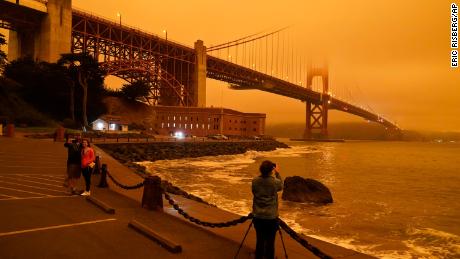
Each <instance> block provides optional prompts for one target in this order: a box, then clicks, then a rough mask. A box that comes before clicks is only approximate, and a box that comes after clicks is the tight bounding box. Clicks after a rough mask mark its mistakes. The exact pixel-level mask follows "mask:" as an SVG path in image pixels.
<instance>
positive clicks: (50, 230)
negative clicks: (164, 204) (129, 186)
mask: <svg viewBox="0 0 460 259" xmlns="http://www.w3.org/2000/svg"><path fill="white" fill-rule="evenodd" d="M65 165H66V149H65V148H64V147H63V143H62V142H52V141H50V140H32V139H24V138H5V137H0V258H2V259H4V258H233V257H234V255H235V253H236V251H237V249H238V243H236V242H231V241H229V240H228V239H226V238H222V237H219V236H217V235H215V234H213V233H211V232H208V231H206V230H203V229H200V228H197V227H195V226H193V225H191V224H188V223H187V222H184V221H182V220H178V219H176V218H174V217H171V216H170V215H167V214H165V213H161V212H155V211H148V210H145V209H142V208H140V204H139V202H138V201H136V200H134V199H130V198H128V197H126V196H123V195H120V194H118V193H115V192H113V191H111V190H110V189H100V188H97V187H94V186H93V187H92V190H91V193H92V196H93V197H95V198H97V199H99V200H101V201H103V202H105V203H106V204H109V205H110V206H111V207H113V208H115V210H116V211H115V214H107V213H106V212H104V211H103V210H101V209H100V208H99V207H97V206H95V205H94V204H92V203H91V202H89V201H87V200H86V199H85V198H84V197H81V196H71V195H70V193H69V192H68V190H67V188H65V187H63V185H62V183H63V180H64V176H65ZM97 182H98V176H94V177H93V183H97ZM79 185H80V188H82V187H83V178H81V179H80V182H79ZM133 219H135V220H137V221H139V222H141V223H142V224H144V225H146V226H147V227H149V228H151V229H152V230H154V231H155V232H156V233H157V234H159V235H160V236H162V237H164V238H166V239H168V240H171V241H173V242H174V243H176V244H179V245H181V247H182V252H181V253H171V252H170V251H168V250H166V249H165V248H164V247H162V246H161V245H159V244H158V243H156V242H154V241H152V240H151V239H149V238H147V237H146V236H144V235H142V234H140V233H139V232H137V231H135V230H133V229H132V228H129V227H128V223H129V222H130V221H131V220H133ZM252 253H253V250H252V249H250V248H248V247H243V249H242V251H241V252H240V255H239V257H238V258H251V257H252V256H253V255H252Z"/></svg>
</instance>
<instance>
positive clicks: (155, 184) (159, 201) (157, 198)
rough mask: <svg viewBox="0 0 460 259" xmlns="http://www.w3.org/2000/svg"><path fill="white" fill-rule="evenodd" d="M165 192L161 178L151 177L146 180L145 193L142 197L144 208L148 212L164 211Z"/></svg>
mask: <svg viewBox="0 0 460 259" xmlns="http://www.w3.org/2000/svg"><path fill="white" fill-rule="evenodd" d="M162 194H163V190H162V188H161V178H160V177H158V176H149V177H147V178H145V180H144V193H143V195H142V207H143V208H146V209H148V210H157V211H163V195H162Z"/></svg>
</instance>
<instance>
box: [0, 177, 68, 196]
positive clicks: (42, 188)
mask: <svg viewBox="0 0 460 259" xmlns="http://www.w3.org/2000/svg"><path fill="white" fill-rule="evenodd" d="M0 183H6V184H12V185H17V186H24V187H29V188H34V189H40V190H47V191H52V192H60V193H67V192H64V191H62V190H54V189H48V188H44V187H38V186H32V185H26V184H20V183H12V182H5V181H2V180H0Z"/></svg>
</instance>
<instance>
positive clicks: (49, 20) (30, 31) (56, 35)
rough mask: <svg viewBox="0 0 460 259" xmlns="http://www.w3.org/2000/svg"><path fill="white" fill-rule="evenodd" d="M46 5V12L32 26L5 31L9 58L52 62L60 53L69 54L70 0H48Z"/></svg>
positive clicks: (70, 31) (70, 29) (70, 28)
mask: <svg viewBox="0 0 460 259" xmlns="http://www.w3.org/2000/svg"><path fill="white" fill-rule="evenodd" d="M18 3H20V2H18ZM46 7H47V13H46V14H44V15H43V16H42V17H41V19H40V22H39V24H37V25H36V26H35V27H29V28H23V27H21V28H15V30H14V31H10V32H9V38H8V59H9V60H15V59H18V58H21V57H25V56H32V57H33V58H34V59H38V60H40V61H47V62H56V61H57V60H58V59H59V58H60V57H61V54H63V53H70V46H71V33H72V0H48V2H47V4H46Z"/></svg>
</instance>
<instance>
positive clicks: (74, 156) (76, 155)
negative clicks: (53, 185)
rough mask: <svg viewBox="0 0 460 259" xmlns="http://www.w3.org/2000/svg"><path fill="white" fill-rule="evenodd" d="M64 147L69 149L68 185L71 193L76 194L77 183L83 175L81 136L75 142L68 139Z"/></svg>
mask: <svg viewBox="0 0 460 259" xmlns="http://www.w3.org/2000/svg"><path fill="white" fill-rule="evenodd" d="M64 147H65V148H67V185H68V187H69V190H70V193H71V194H75V193H76V189H75V186H76V183H77V180H78V179H80V175H81V143H80V136H77V137H76V138H75V139H74V140H72V141H71V140H70V139H69V138H67V140H66V142H65V143H64Z"/></svg>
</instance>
